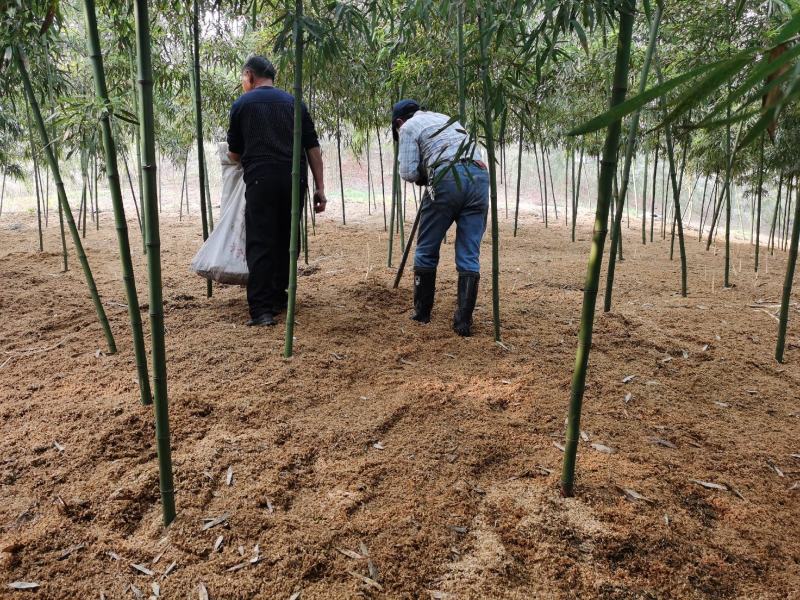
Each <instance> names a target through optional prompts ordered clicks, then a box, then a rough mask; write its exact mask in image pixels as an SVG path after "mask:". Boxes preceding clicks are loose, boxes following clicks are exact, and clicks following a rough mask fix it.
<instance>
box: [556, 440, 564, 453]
mask: <svg viewBox="0 0 800 600" xmlns="http://www.w3.org/2000/svg"><path fill="white" fill-rule="evenodd" d="M553 446H555V447H556V448H558V449H559V450H561V451H562V452H564V451H565V450H566V449H565V448H564V446H563V445H562V444H559V443H558V442H553Z"/></svg>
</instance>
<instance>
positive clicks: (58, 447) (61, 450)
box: [53, 442, 64, 452]
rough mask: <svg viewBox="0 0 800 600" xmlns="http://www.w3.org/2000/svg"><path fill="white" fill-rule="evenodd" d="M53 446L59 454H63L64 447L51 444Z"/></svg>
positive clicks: (56, 443)
mask: <svg viewBox="0 0 800 600" xmlns="http://www.w3.org/2000/svg"><path fill="white" fill-rule="evenodd" d="M53 446H55V449H56V450H58V451H59V452H63V451H64V446H62V445H61V444H59V443H58V442H53Z"/></svg>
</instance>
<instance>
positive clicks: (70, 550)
mask: <svg viewBox="0 0 800 600" xmlns="http://www.w3.org/2000/svg"><path fill="white" fill-rule="evenodd" d="M85 546H86V544H75V545H74V546H70V547H69V548H65V549H64V550H63V551H62V552H61V555H60V556H59V557H58V560H64V559H65V558H67V557H68V556H69V555H70V554H73V553H75V552H77V551H78V550H82V549H83V548H84V547H85Z"/></svg>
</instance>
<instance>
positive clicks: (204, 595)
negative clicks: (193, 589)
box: [197, 582, 208, 600]
mask: <svg viewBox="0 0 800 600" xmlns="http://www.w3.org/2000/svg"><path fill="white" fill-rule="evenodd" d="M197 593H198V595H199V597H200V600H208V590H207V589H206V585H205V584H204V583H202V582H201V583H200V584H199V585H198V586H197Z"/></svg>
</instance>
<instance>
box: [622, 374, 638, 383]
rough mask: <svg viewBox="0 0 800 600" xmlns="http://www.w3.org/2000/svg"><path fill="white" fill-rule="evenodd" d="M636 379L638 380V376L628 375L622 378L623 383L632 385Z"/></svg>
mask: <svg viewBox="0 0 800 600" xmlns="http://www.w3.org/2000/svg"><path fill="white" fill-rule="evenodd" d="M634 379H636V375H626V376H625V377H623V378H622V383H630V382H631V381H633V380H634Z"/></svg>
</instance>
